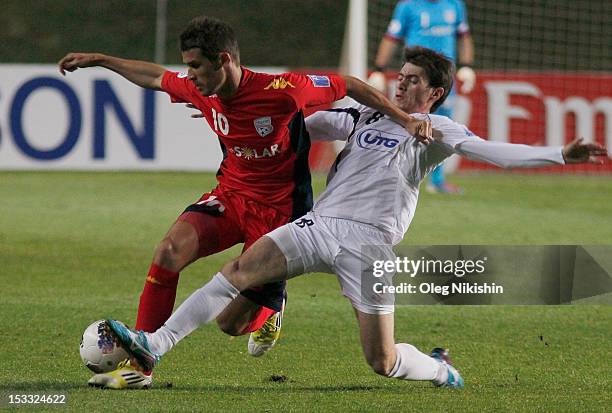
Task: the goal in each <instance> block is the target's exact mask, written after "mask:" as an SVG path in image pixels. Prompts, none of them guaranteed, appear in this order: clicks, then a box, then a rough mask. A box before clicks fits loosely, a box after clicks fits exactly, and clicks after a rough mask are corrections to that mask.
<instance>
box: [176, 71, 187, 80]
mask: <svg viewBox="0 0 612 413" xmlns="http://www.w3.org/2000/svg"><path fill="white" fill-rule="evenodd" d="M187 76H188V75H187V72H179V73H177V74H176V77H178V78H179V79H184V78H186V77H187Z"/></svg>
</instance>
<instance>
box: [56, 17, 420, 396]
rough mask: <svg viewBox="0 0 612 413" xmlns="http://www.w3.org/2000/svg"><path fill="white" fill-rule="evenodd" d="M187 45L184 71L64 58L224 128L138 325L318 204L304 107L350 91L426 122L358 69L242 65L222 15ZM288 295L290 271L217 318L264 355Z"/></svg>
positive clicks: (153, 271)
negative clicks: (182, 276)
mask: <svg viewBox="0 0 612 413" xmlns="http://www.w3.org/2000/svg"><path fill="white" fill-rule="evenodd" d="M180 48H181V54H182V58H183V62H184V63H185V64H186V65H187V72H186V73H175V72H171V71H168V70H166V69H165V68H164V67H162V66H160V65H157V64H155V63H150V62H143V61H136V60H126V59H120V58H117V57H113V56H106V55H103V54H100V53H69V54H68V55H66V56H65V57H63V58H62V59H61V60H60V62H59V69H60V72H61V73H62V74H65V73H66V72H72V71H74V70H77V69H79V68H84V67H93V66H99V67H104V68H106V69H109V70H112V71H114V72H116V73H118V74H120V75H121V76H123V77H125V78H126V79H127V80H129V81H131V82H132V83H134V84H136V85H138V86H141V87H143V88H147V89H153V90H161V91H164V92H166V93H167V94H168V95H170V98H171V100H172V101H173V102H182V103H190V104H191V105H193V106H194V107H196V108H197V109H198V110H200V111H201V112H202V114H203V117H204V118H205V119H206V121H207V122H208V124H209V125H210V127H211V129H212V130H213V131H214V132H215V133H216V134H217V135H218V137H219V143H220V145H221V150H222V151H223V161H222V162H221V165H220V167H219V170H218V172H217V181H218V185H217V187H216V188H214V189H213V190H212V191H211V192H208V193H205V194H204V195H202V197H201V198H200V199H199V200H198V201H196V202H195V203H193V204H192V205H189V206H188V207H187V208H186V209H185V211H184V212H183V213H182V214H181V215H180V216H179V217H178V219H177V220H176V222H175V223H174V224H173V225H172V226H171V227H170V229H169V231H168V233H167V234H166V236H165V237H164V239H163V240H162V241H161V242H160V243H159V245H158V247H157V249H156V251H155V255H154V257H153V262H152V263H151V266H150V268H149V272H148V274H147V278H146V281H145V286H144V289H143V292H142V295H141V296H140V304H139V306H138V318H137V321H136V328H138V329H140V330H143V331H149V332H153V331H155V330H157V329H158V328H160V327H161V326H162V325H163V324H164V322H165V321H166V320H167V319H168V317H169V316H170V314H171V313H172V308H173V306H174V300H175V297H176V290H177V284H178V280H179V272H180V271H182V270H183V269H184V268H185V267H186V266H188V265H189V264H191V263H192V262H194V261H196V260H197V259H199V258H201V257H206V256H209V255H211V254H214V253H217V252H219V251H223V250H225V249H227V248H229V247H231V246H233V245H236V244H239V243H244V250H247V249H248V248H249V247H250V246H251V245H253V243H254V242H255V241H256V240H257V239H258V238H259V237H261V236H262V235H264V234H266V233H268V232H270V231H272V230H273V229H275V228H278V227H279V226H281V225H284V224H286V223H288V222H291V221H292V220H294V219H296V218H298V217H300V216H302V215H304V214H305V213H306V212H308V211H309V210H310V208H311V207H312V188H311V184H310V172H309V170H308V151H309V148H310V140H309V139H310V138H309V136H308V133H307V132H306V127H305V124H304V115H303V110H304V109H305V108H307V107H310V106H317V105H322V104H327V103H331V102H333V101H336V100H339V99H342V98H343V97H344V96H345V95H348V96H351V97H353V98H355V99H356V100H359V101H360V102H362V103H364V104H368V105H373V106H375V107H377V108H378V109H379V110H381V111H383V112H385V113H386V114H389V115H391V116H393V117H394V119H396V121H398V122H400V123H401V124H402V125H404V126H405V127H407V128H410V130H411V131H413V132H416V131H417V130H421V129H426V130H427V125H428V122H424V121H422V120H415V119H412V118H411V117H410V116H408V115H407V114H406V113H404V112H402V111H401V110H399V109H398V108H397V107H395V106H394V105H393V104H392V103H391V101H389V100H388V99H387V98H386V97H385V96H383V94H382V93H380V92H378V91H377V90H375V89H373V88H372V87H370V86H368V85H367V84H366V83H364V82H361V81H359V80H358V79H356V78H353V77H350V76H345V77H343V76H336V75H330V76H318V75H302V74H295V73H285V74H282V75H270V74H266V73H256V72H253V71H251V70H248V69H247V68H245V67H244V66H241V64H240V52H239V48H238V42H237V41H236V38H235V35H234V31H233V30H232V28H231V27H230V26H229V25H227V24H226V23H224V22H222V21H220V20H217V19H212V18H208V17H205V16H201V17H197V18H195V19H193V20H192V21H191V22H190V23H189V25H188V26H187V27H186V28H185V30H184V31H183V32H182V33H181V36H180ZM177 144H180V141H177ZM285 298H286V293H285V281H283V280H278V281H275V282H272V283H263V284H262V285H259V284H257V285H255V284H253V288H247V289H245V290H243V291H242V292H241V295H240V297H238V298H237V299H236V300H234V302H233V303H232V304H231V305H230V306H228V307H227V308H226V309H225V310H224V311H223V313H221V314H218V315H217V322H218V323H219V326H220V327H221V328H222V329H223V331H225V332H226V333H228V334H231V335H241V334H247V333H251V335H250V337H249V344H248V351H249V353H250V354H251V355H253V356H260V355H262V354H263V353H264V352H265V351H267V350H268V349H270V348H271V347H272V346H273V345H274V343H276V340H277V339H278V337H279V334H280V328H281V316H282V311H283V310H284V308H285ZM147 373H148V372H146V371H145V372H141V371H138V370H135V369H134V368H133V366H130V365H129V364H125V365H122V366H121V367H120V368H119V369H118V370H117V371H115V372H113V373H112V377H118V378H119V380H118V381H117V383H118V384H117V385H116V386H115V387H116V388H144V387H149V386H150V385H151V381H152V379H151V375H150V374H147Z"/></svg>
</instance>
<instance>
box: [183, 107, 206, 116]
mask: <svg viewBox="0 0 612 413" xmlns="http://www.w3.org/2000/svg"><path fill="white" fill-rule="evenodd" d="M185 106H187V107H188V108H189V109H194V110H197V113H192V114H191V117H192V118H193V119H199V118H203V117H204V113H203V112H202V111H201V110H200V109H198V108H196V107H195V106H194V105H192V104H191V103H186V104H185Z"/></svg>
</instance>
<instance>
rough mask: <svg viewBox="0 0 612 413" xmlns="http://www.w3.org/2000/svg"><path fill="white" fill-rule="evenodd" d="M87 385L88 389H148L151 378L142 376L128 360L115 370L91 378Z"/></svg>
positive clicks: (151, 382) (147, 375)
mask: <svg viewBox="0 0 612 413" xmlns="http://www.w3.org/2000/svg"><path fill="white" fill-rule="evenodd" d="M87 384H88V385H89V386H90V387H100V388H103V389H113V390H124V389H149V388H151V385H152V384H153V377H152V376H151V375H150V374H144V373H143V372H142V371H140V370H138V369H136V368H135V367H134V366H132V365H131V364H130V361H129V360H125V361H122V362H121V363H119V366H117V369H116V370H113V371H109V372H108V373H100V374H96V375H95V376H93V377H92V378H91V379H89V381H88V382H87Z"/></svg>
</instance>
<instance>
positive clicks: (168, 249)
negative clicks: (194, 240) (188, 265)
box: [155, 238, 178, 265]
mask: <svg viewBox="0 0 612 413" xmlns="http://www.w3.org/2000/svg"><path fill="white" fill-rule="evenodd" d="M177 258H178V248H177V247H176V245H175V244H174V243H173V242H172V240H171V239H170V238H164V239H163V240H161V242H160V243H159V244H158V245H157V248H156V249H155V260H156V261H158V262H159V263H160V264H162V265H174V263H175V261H176V260H177Z"/></svg>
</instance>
